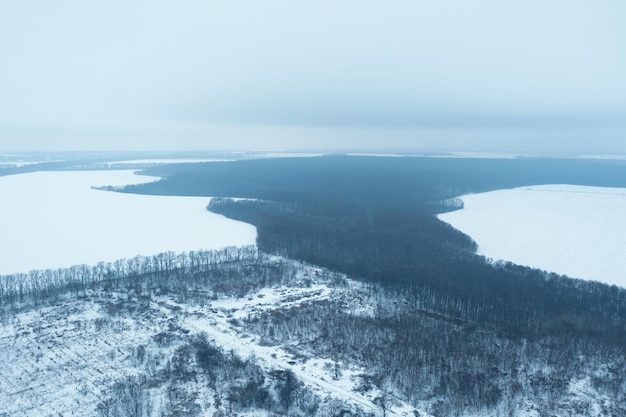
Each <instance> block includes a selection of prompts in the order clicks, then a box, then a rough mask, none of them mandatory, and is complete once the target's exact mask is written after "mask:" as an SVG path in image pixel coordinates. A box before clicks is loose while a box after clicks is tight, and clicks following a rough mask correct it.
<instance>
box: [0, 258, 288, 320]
mask: <svg viewBox="0 0 626 417" xmlns="http://www.w3.org/2000/svg"><path fill="white" fill-rule="evenodd" d="M229 266H232V268H229ZM246 271H247V272H246ZM252 271H254V274H253V275H254V279H252V278H251V277H250V276H249V275H250V274H252ZM271 271H274V272H271ZM270 272H271V273H270ZM283 272H284V271H283V270H282V269H281V263H280V262H279V261H275V260H271V259H269V258H268V256H267V255H265V254H263V253H260V252H259V251H258V250H257V248H256V247H255V246H243V247H228V248H223V249H220V250H210V251H204V250H200V251H191V252H182V253H175V252H172V251H169V252H163V253H159V254H156V255H153V256H136V257H134V258H130V259H118V260H116V261H114V262H100V263H98V264H97V265H93V266H88V265H75V266H72V267H69V268H58V269H46V270H33V271H31V272H29V273H26V274H13V275H2V276H0V307H2V308H4V309H5V311H7V310H16V309H19V308H21V307H23V306H29V305H37V304H41V303H45V302H48V301H50V300H54V299H56V298H59V297H63V296H66V295H68V294H70V295H76V296H77V295H81V294H85V293H86V291H87V290H92V289H98V288H105V289H109V290H110V289H113V288H120V287H136V286H138V285H139V286H147V287H150V288H156V287H158V288H159V289H160V290H161V291H169V290H172V289H173V288H174V287H177V289H178V287H181V288H182V286H184V288H191V287H193V286H202V287H205V286H206V283H205V282H206V278H207V274H218V275H219V274H221V273H228V274H230V275H233V276H237V286H236V287H234V288H236V289H237V291H248V290H249V289H250V288H258V287H259V286H263V285H266V284H267V283H268V282H273V281H271V279H272V278H276V279H278V278H277V277H280V276H282V273H283ZM264 278H265V279H264ZM246 279H248V281H246V282H248V287H247V289H242V288H246V287H245V286H243V285H242V281H243V280H246ZM215 284H216V285H223V286H224V288H222V291H224V292H225V291H226V290H227V289H228V287H227V284H226V283H222V284H220V283H219V282H217V283H215ZM233 291H234V290H233Z"/></svg>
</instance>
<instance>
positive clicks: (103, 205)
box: [0, 171, 256, 275]
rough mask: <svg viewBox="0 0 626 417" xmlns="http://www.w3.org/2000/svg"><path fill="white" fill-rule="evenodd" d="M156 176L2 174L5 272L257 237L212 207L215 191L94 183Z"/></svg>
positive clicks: (1, 265)
mask: <svg viewBox="0 0 626 417" xmlns="http://www.w3.org/2000/svg"><path fill="white" fill-rule="evenodd" d="M152 179H154V177H147V176H138V175H134V174H133V172H132V171H71V172H34V173H28V174H19V175H9V176H4V177H0V195H1V196H2V201H3V204H1V205H0V230H1V231H2V239H1V240H0V274H1V275H5V274H13V273H18V272H28V271H30V270H32V269H48V268H50V269H55V268H59V267H69V266H71V265H77V264H93V265H95V264H97V263H98V262H100V261H114V260H116V259H120V258H132V257H134V256H136V255H153V254H155V253H160V252H166V251H175V252H182V251H191V250H200V249H219V248H222V247H226V246H240V245H250V244H254V242H255V239H256V229H255V228H254V227H253V226H251V225H248V224H246V223H243V222H238V221H234V220H230V219H227V218H226V217H224V216H221V215H218V214H214V213H211V212H209V211H207V210H206V206H207V205H208V203H209V201H210V198H208V197H207V198H204V197H169V196H147V195H135V194H125V193H115V192H107V191H100V190H94V189H92V188H91V187H92V186H102V185H113V186H121V185H126V184H131V183H132V184H136V183H143V182H146V181H149V180H152Z"/></svg>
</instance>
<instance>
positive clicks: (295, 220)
mask: <svg viewBox="0 0 626 417" xmlns="http://www.w3.org/2000/svg"><path fill="white" fill-rule="evenodd" d="M147 173H148V174H150V175H158V176H163V177H165V179H164V180H163V181H159V182H155V183H149V184H145V185H133V186H128V187H126V191H128V192H140V193H154V194H174V195H206V196H222V197H244V198H249V199H254V200H231V199H224V198H220V199H213V200H212V202H211V204H210V206H209V209H210V210H212V211H215V212H217V213H221V214H225V215H227V216H229V217H231V218H234V219H238V220H243V221H246V222H249V223H252V224H254V225H255V226H256V227H257V230H258V241H257V244H258V247H259V248H260V249H261V250H262V251H265V252H268V253H276V254H280V255H284V256H287V257H291V258H294V259H299V260H303V261H306V262H310V263H313V264H317V265H321V266H324V267H328V268H331V269H335V270H338V271H341V272H344V273H347V274H348V275H350V276H353V277H355V278H358V279H363V280H368V281H373V282H377V283H383V284H384V285H387V286H389V287H390V288H395V287H398V288H402V289H403V290H404V289H405V288H410V290H411V291H413V292H415V293H416V294H425V295H428V296H427V297H425V298H424V299H425V300H430V301H424V302H426V303H428V304H427V305H426V307H427V308H428V309H431V310H433V311H439V312H441V313H443V314H446V315H447V316H450V317H455V318H457V319H459V320H464V321H467V322H471V323H475V324H477V325H479V326H481V327H485V328H488V329H492V330H495V331H497V332H500V333H503V334H507V335H510V336H511V337H541V336H545V335H551V336H557V335H561V336H562V337H568V338H570V337H578V336H587V335H593V336H594V337H596V338H597V339H598V340H599V341H600V340H601V341H602V342H603V343H604V342H607V343H614V344H616V345H617V346H622V347H624V346H626V329H625V328H624V323H625V322H626V294H625V291H624V289H621V288H618V287H615V286H612V287H611V286H608V285H604V284H600V283H595V282H586V281H581V280H572V279H568V278H565V277H561V276H557V275H555V274H549V273H546V272H544V271H539V270H535V269H532V268H528V267H523V266H518V265H513V264H507V263H504V264H502V263H498V264H493V263H491V262H489V261H488V260H486V259H484V258H483V257H479V256H477V255H476V254H475V250H476V246H475V243H474V242H473V241H472V240H471V239H470V238H469V237H467V236H466V235H464V234H462V233H460V232H458V231H456V230H455V229H453V228H452V227H450V226H449V225H447V224H445V223H443V222H441V221H440V220H438V219H437V218H436V216H435V214H436V213H440V212H443V211H447V210H453V209H455V208H456V207H457V206H458V201H457V200H455V197H458V196H459V195H462V194H464V193H467V192H478V191H486V190H491V189H497V188H505V187H513V186H522V185H529V184H545V183H571V184H586V185H598V186H626V163H625V162H624V161H604V160H574V159H513V160H501V159H486V160H484V159H483V160H481V159H444V158H409V157H407V158H375V157H346V156H327V157H320V158H292V159H288V158H286V159H277V160H254V161H238V162H224V163H211V164H189V165H172V166H162V167H156V168H153V169H150V170H147Z"/></svg>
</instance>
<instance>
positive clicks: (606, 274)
mask: <svg viewBox="0 0 626 417" xmlns="http://www.w3.org/2000/svg"><path fill="white" fill-rule="evenodd" d="M462 200H463V202H464V203H465V208H464V209H462V210H458V211H455V212H451V213H445V214H441V215H439V218H440V219H441V220H443V221H445V222H447V223H450V224H451V225H452V226H454V227H455V228H457V229H459V230H461V231H462V232H463V233H466V234H468V235H469V236H471V237H472V238H473V239H474V240H475V241H476V243H478V246H479V253H480V254H482V255H485V256H487V257H490V258H493V259H497V260H506V261H511V262H514V263H517V264H520V265H528V266H531V267H536V268H541V269H544V270H548V271H551V272H557V273H560V274H566V275H568V276H571V277H575V278H583V279H588V280H596V281H602V282H606V283H609V284H615V285H619V286H621V287H626V189H623V188H603V187H584V186H573V185H543V186H532V187H521V188H516V189H511V190H499V191H492V192H488V193H481V194H472V195H465V196H463V197H462Z"/></svg>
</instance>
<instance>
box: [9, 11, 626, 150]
mask: <svg viewBox="0 0 626 417" xmlns="http://www.w3.org/2000/svg"><path fill="white" fill-rule="evenodd" d="M625 13H626V3H624V2H622V1H619V0H598V1H594V2H588V1H582V0H580V1H571V0H553V1H550V2H544V1H540V0H529V1H525V2H501V1H497V0H480V1H474V2H467V1H462V0H442V1H437V2H427V1H409V0H398V1H393V2H391V3H390V2H380V1H369V0H368V1H356V0H348V1H342V2H335V1H330V0H321V1H317V2H308V3H302V2H290V1H287V0H268V1H264V2H253V1H245V2H217V1H200V0H190V1H186V2H184V4H174V3H171V2H167V1H163V0H155V1H138V0H136V1H120V0H112V1H108V2H98V3H93V2H81V1H78V0H65V1H58V2H48V1H43V0H25V1H20V2H12V3H10V4H9V3H7V4H6V5H3V7H2V13H0V51H1V53H2V60H3V64H2V65H1V66H0V91H2V95H1V96H0V150H1V151H11V150H13V151H23V150H59V149H62V150H68V149H80V150H111V149H243V148H245V149H296V148H297V149H311V148H357V147H358V148H378V149H382V148H387V147H396V148H417V149H437V150H441V149H444V150H445V149H447V150H486V149H489V150H493V149H494V148H495V149H496V150H503V151H505V150H527V151H545V152H555V151H566V152H592V151H593V152H626V145H624V141H623V140H622V139H623V137H624V133H626V127H625V124H626V122H625V120H626V80H625V78H624V77H623V74H624V73H626V28H625V25H623V16H624V15H625Z"/></svg>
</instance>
